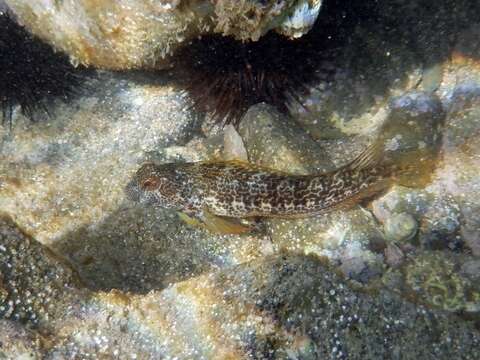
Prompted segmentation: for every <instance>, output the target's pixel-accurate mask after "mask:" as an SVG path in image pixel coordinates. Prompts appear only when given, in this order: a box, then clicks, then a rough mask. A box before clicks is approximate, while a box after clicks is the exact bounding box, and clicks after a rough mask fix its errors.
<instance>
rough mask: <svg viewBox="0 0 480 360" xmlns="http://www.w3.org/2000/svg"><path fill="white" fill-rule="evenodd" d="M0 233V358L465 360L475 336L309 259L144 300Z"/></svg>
mask: <svg viewBox="0 0 480 360" xmlns="http://www.w3.org/2000/svg"><path fill="white" fill-rule="evenodd" d="M0 234H1V236H0V246H1V248H0V249H1V253H0V256H3V257H4V259H2V261H1V263H0V264H3V266H2V267H1V272H2V276H3V280H2V288H3V289H6V290H7V293H8V296H9V298H10V299H11V300H12V301H13V303H14V305H15V308H14V310H13V311H10V312H8V313H5V312H2V317H7V318H9V319H11V320H12V321H16V323H13V322H9V321H6V320H2V319H0V324H1V325H2V327H1V328H0V339H2V340H11V339H14V340H15V342H14V343H8V345H7V346H6V347H2V348H1V349H0V351H3V354H6V356H14V355H16V354H23V353H25V352H28V356H30V358H33V359H34V358H45V359H50V358H52V359H56V358H86V357H91V358H108V359H109V358H116V359H117V358H118V359H131V358H137V359H152V358H159V357H160V358H178V359H190V358H192V357H194V358H205V359H225V358H233V359H235V358H247V357H257V358H265V357H268V356H270V357H274V358H290V357H297V358H313V359H315V358H336V357H337V356H338V354H342V355H341V356H343V357H348V358H351V359H364V358H365V357H367V358H385V357H388V356H389V354H391V353H392V352H395V351H401V354H402V355H403V356H405V357H406V358H422V359H438V358H448V357H452V356H454V354H458V353H459V351H461V352H462V354H464V355H462V358H465V359H476V358H477V357H478V356H480V353H479V349H480V347H479V342H480V334H479V333H478V331H476V330H475V329H474V328H473V327H472V325H471V324H470V323H468V322H466V321H463V320H459V319H457V318H451V317H449V316H447V315H446V314H445V313H443V312H437V311H434V310H426V309H418V308H417V307H416V306H415V305H413V304H411V303H408V302H406V301H405V300H402V299H401V298H400V297H399V296H397V295H395V294H393V293H391V292H388V291H380V292H379V293H376V294H373V295H372V294H367V293H364V292H360V291H358V290H355V289H354V288H353V287H352V284H350V283H348V282H346V281H345V280H344V279H343V278H342V276H339V275H337V274H336V272H335V271H333V269H332V268H331V267H330V266H328V265H327V264H326V263H325V261H323V260H319V258H317V257H316V256H304V255H295V254H288V253H283V254H278V255H270V256H266V257H264V258H259V259H257V260H254V261H250V262H247V263H243V264H239V265H237V266H232V267H227V268H225V269H224V270H222V271H217V272H215V271H213V272H211V273H210V274H206V275H203V276H198V277H195V278H192V279H190V280H187V281H183V282H178V283H176V284H174V285H171V286H169V287H167V288H166V289H164V290H157V291H151V292H150V293H148V294H138V293H123V292H121V291H118V290H112V291H110V292H108V293H105V292H92V291H90V290H89V289H86V288H84V287H83V285H82V284H81V283H80V282H79V281H77V280H75V276H74V273H73V272H72V270H71V268H70V266H69V265H68V264H66V263H64V262H62V261H58V260H57V259H56V258H55V257H54V256H52V255H51V254H50V252H49V251H48V250H46V249H45V248H44V247H43V246H42V245H40V244H38V243H36V241H35V240H34V239H32V238H30V237H28V236H26V235H24V234H23V233H22V232H21V231H20V230H18V228H17V227H16V226H15V224H14V223H13V222H12V221H11V220H9V219H6V218H4V219H3V220H2V222H0ZM7 304H8V302H7ZM2 306H4V304H2ZM28 307H30V309H28ZM25 308H27V310H28V315H29V316H27V317H25V316H23V315H22V314H24V312H23V310H24V309H25ZM17 314H18V315H19V316H17ZM33 314H35V317H32V315H33ZM34 319H38V321H34ZM23 323H25V325H26V326H34V327H35V330H34V331H30V330H27V329H25V328H23V327H22V326H21V324H23ZM40 334H42V335H40ZM445 337H448V338H449V341H448V342H445V341H444V338H445ZM425 343H428V344H430V347H429V348H428V349H426V348H425V347H424V346H422V345H423V344H425ZM400 349H401V350H400Z"/></svg>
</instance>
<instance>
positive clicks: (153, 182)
mask: <svg viewBox="0 0 480 360" xmlns="http://www.w3.org/2000/svg"><path fill="white" fill-rule="evenodd" d="M142 187H143V188H144V189H145V190H155V189H156V188H157V187H158V179H156V178H148V179H146V180H144V181H143V182H142Z"/></svg>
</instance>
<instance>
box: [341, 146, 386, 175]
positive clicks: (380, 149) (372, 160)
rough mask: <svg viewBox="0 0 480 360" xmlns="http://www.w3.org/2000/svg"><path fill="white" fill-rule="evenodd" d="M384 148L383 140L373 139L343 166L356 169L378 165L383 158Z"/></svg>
mask: <svg viewBox="0 0 480 360" xmlns="http://www.w3.org/2000/svg"><path fill="white" fill-rule="evenodd" d="M384 148H385V146H384V142H383V141H379V140H377V141H375V142H374V143H373V144H372V145H370V146H369V147H368V148H366V149H365V150H364V151H362V153H361V154H360V155H358V156H357V157H356V158H355V159H354V160H353V161H352V162H351V163H350V164H348V165H346V166H345V168H347V169H349V170H357V171H358V170H364V169H370V168H372V167H374V166H375V165H378V164H379V163H380V161H381V160H382V158H383V153H384Z"/></svg>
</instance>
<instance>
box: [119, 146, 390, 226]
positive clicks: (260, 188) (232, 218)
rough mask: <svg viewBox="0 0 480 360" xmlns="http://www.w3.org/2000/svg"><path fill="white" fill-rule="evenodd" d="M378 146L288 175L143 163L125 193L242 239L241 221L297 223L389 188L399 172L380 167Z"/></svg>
mask: <svg viewBox="0 0 480 360" xmlns="http://www.w3.org/2000/svg"><path fill="white" fill-rule="evenodd" d="M383 151H384V144H383V143H382V142H379V141H377V142H376V143H374V144H373V145H371V146H369V147H368V148H367V149H366V150H365V151H363V152H362V153H361V154H360V155H359V156H358V157H356V158H355V159H354V160H352V161H351V162H350V163H348V164H347V165H345V166H342V167H340V168H338V169H336V170H333V171H329V172H323V173H315V174H309V175H297V174H290V173H288V172H281V171H277V170H274V169H270V168H267V167H261V166H256V165H253V164H250V163H248V162H246V161H240V160H229V161H202V162H187V163H166V164H155V163H151V162H150V163H145V164H143V165H142V166H141V167H140V168H139V169H138V171H137V172H136V174H135V175H134V176H133V178H132V179H131V181H130V182H129V183H128V184H127V186H126V189H125V192H126V195H127V198H129V199H130V200H132V201H134V202H137V203H141V204H144V205H147V206H154V207H157V208H164V209H173V210H176V211H178V212H179V213H180V217H181V218H182V219H183V220H184V221H185V222H187V223H188V224H190V225H194V226H201V227H204V228H207V229H208V230H210V231H213V232H215V233H222V234H241V233H245V232H248V231H251V227H250V226H248V225H245V224H244V223H242V222H241V219H249V218H262V217H267V218H269V217H274V218H275V217H276V218H286V219H291V218H302V217H309V216H315V215H320V214H324V213H326V212H329V211H332V210H334V209H339V208H349V207H351V206H353V205H355V204H358V203H359V202H360V201H362V200H363V199H366V198H370V197H372V196H373V195H375V194H377V193H379V192H381V191H382V190H385V189H387V188H388V187H390V186H391V185H392V183H393V182H394V179H395V175H396V173H397V171H398V169H397V170H396V169H395V167H394V166H392V165H385V164H382V161H381V159H382V158H383Z"/></svg>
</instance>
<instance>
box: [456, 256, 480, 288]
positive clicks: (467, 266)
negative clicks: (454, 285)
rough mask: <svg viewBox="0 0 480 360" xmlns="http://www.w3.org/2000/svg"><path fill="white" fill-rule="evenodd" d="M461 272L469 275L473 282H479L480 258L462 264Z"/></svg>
mask: <svg viewBox="0 0 480 360" xmlns="http://www.w3.org/2000/svg"><path fill="white" fill-rule="evenodd" d="M461 274H462V275H465V276H466V277H468V278H469V279H470V280H471V281H472V282H473V283H477V284H478V283H479V280H480V260H479V259H472V260H467V261H465V262H464V263H463V264H462V268H461Z"/></svg>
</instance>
